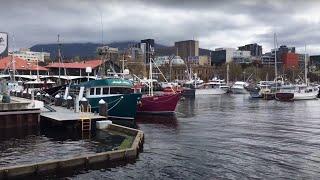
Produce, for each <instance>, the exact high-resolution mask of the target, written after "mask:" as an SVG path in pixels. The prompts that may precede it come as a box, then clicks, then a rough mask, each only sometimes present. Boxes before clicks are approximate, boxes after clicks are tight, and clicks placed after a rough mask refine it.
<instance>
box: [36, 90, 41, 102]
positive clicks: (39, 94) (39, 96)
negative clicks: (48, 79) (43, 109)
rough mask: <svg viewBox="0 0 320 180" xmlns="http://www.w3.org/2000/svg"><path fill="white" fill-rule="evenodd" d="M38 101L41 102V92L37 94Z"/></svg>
mask: <svg viewBox="0 0 320 180" xmlns="http://www.w3.org/2000/svg"><path fill="white" fill-rule="evenodd" d="M36 100H38V101H41V93H40V92H37V94H36Z"/></svg>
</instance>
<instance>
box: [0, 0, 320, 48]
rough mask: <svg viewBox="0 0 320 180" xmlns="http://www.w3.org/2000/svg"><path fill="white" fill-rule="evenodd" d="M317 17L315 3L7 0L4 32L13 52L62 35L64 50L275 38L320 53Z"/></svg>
mask: <svg viewBox="0 0 320 180" xmlns="http://www.w3.org/2000/svg"><path fill="white" fill-rule="evenodd" d="M318 12H320V1H317V0H304V1H303V0H221V1H215V0H197V1H196V0H154V1H152V0H121V1H120V0H119V1H116V0H63V1H62V0H27V1H26V0H3V1H2V2H1V6H0V23H1V25H0V32H8V33H9V35H10V37H9V38H10V49H12V48H14V49H17V48H28V47H31V46H33V45H35V44H41V43H55V42H57V35H58V34H60V36H61V37H60V39H61V42H62V43H70V42H104V43H108V42H114V41H127V40H135V41H139V40H141V39H145V38H153V39H155V41H156V43H159V44H163V45H168V46H173V44H174V42H175V41H180V40H187V39H195V40H199V44H200V47H201V48H207V49H211V50H214V49H215V48H220V47H231V48H237V47H238V46H242V45H245V44H248V43H258V44H260V45H262V46H263V51H264V52H267V51H270V49H271V48H273V47H274V38H273V36H274V33H276V34H277V42H278V43H277V44H278V45H288V46H295V47H296V48H297V51H298V52H302V53H303V52H304V46H305V44H306V45H307V52H308V53H310V54H320V31H319V29H320V24H319V22H320V13H318ZM12 37H14V38H12ZM13 39H14V40H13Z"/></svg>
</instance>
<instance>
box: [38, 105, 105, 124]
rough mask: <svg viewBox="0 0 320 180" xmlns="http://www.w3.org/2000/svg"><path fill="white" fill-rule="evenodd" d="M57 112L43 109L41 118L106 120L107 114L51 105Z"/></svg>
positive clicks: (55, 119) (61, 120)
mask: <svg viewBox="0 0 320 180" xmlns="http://www.w3.org/2000/svg"><path fill="white" fill-rule="evenodd" d="M51 107H52V108H53V109H54V110H56V112H50V111H43V112H41V114H40V116H41V118H46V119H50V120H54V121H59V122H63V121H79V120H81V119H91V120H105V119H106V117H105V116H100V115H98V114H94V113H91V112H74V110H71V109H67V108H65V107H61V106H51Z"/></svg>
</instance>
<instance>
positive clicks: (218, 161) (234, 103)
mask: <svg viewBox="0 0 320 180" xmlns="http://www.w3.org/2000/svg"><path fill="white" fill-rule="evenodd" d="M319 108H320V100H311V101H296V102H278V101H264V100H256V99H250V98H249V95H222V96H203V97H196V98H195V99H184V100H181V102H180V103H179V105H178V107H177V113H176V115H175V116H154V115H147V116H146V115H139V116H138V117H137V128H138V129H140V130H142V131H143V132H144V134H145V143H144V150H143V152H142V153H140V154H139V157H138V159H137V160H136V161H135V162H131V163H128V164H122V165H120V166H114V167H109V166H105V167H104V166H102V167H100V168H96V169H89V170H81V171H77V172H74V173H72V174H67V175H63V174H61V175H54V176H47V177H45V178H56V179H60V178H64V177H69V178H71V179H318V178H319V177H320V151H319V149H320V111H319ZM102 139H103V138H102ZM2 141H3V140H2ZM24 141H26V142H29V144H32V143H34V144H37V142H39V141H41V139H40V140H39V139H36V138H34V137H33V136H27V137H26V139H25V140H24ZM30 141H32V142H30ZM6 142H7V144H8V143H9V140H7V141H6ZM56 142H57V143H58V142H59V141H56ZM80 142H81V141H78V143H79V144H72V143H71V142H70V144H71V145H70V146H69V145H68V146H67V145H66V146H64V147H65V148H63V149H61V151H62V152H60V153H63V152H64V151H66V152H65V153H70V151H71V152H72V151H76V150H74V148H79V147H83V146H80V144H81V143H80ZM115 142H118V141H115ZM119 142H120V140H119ZM18 143H19V142H18ZM73 143H77V142H73ZM104 143H106V144H108V143H110V141H109V142H104ZM45 145H46V144H40V146H45ZM54 146H56V145H54ZM88 146H89V147H91V146H92V147H94V146H95V145H94V144H91V145H88ZM88 146H85V147H88ZM0 147H3V145H2V146H0ZM18 147H19V146H18ZM33 148H35V147H33ZM109 148H112V147H109ZM85 149H86V150H87V151H90V148H89V150H88V149H87V148H85ZM20 150H24V145H23V144H21V149H19V148H17V149H16V151H17V152H20ZM0 151H1V155H3V153H4V152H3V151H4V148H1V149H0ZM91 151H92V149H91ZM34 156H36V155H34ZM0 165H2V166H3V164H0Z"/></svg>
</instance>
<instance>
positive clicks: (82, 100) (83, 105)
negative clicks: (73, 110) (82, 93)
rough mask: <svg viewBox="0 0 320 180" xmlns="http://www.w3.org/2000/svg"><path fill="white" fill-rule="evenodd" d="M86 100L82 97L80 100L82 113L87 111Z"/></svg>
mask: <svg viewBox="0 0 320 180" xmlns="http://www.w3.org/2000/svg"><path fill="white" fill-rule="evenodd" d="M88 104H89V103H88V100H87V99H86V98H85V97H83V98H82V99H81V100H80V111H82V112H87V111H88Z"/></svg>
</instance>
